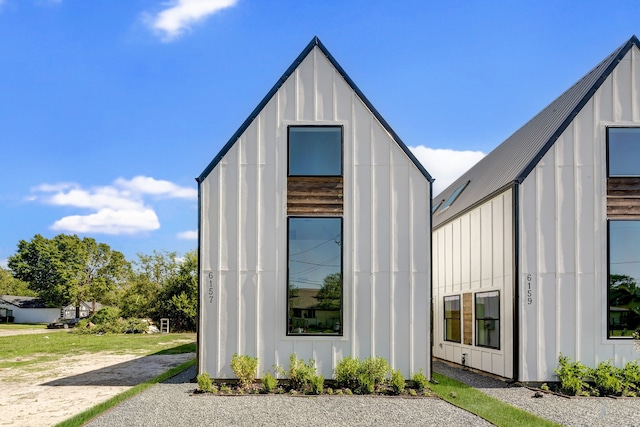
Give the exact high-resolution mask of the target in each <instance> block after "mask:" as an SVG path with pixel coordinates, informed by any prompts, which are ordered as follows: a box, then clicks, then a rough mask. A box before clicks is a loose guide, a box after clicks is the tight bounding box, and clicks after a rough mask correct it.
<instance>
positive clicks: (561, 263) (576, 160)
mask: <svg viewBox="0 0 640 427" xmlns="http://www.w3.org/2000/svg"><path fill="white" fill-rule="evenodd" d="M638 45H639V42H638V39H637V38H636V37H635V36H634V37H632V38H631V39H630V40H629V41H628V42H626V43H625V44H624V45H623V46H621V47H620V48H618V49H616V50H615V51H614V52H613V53H612V54H611V55H609V56H608V57H607V58H605V59H604V60H603V61H602V62H601V63H600V64H598V65H597V66H596V67H595V68H594V69H593V70H592V71H590V72H589V73H588V74H587V75H586V76H584V77H583V78H582V79H581V80H580V81H578V82H577V83H576V84H575V85H574V86H572V87H571V88H570V89H569V90H567V91H566V92H565V93H564V94H562V95H561V96H560V97H559V98H558V99H556V100H555V101H553V102H552V103H551V104H550V105H549V106H548V107H547V108H545V109H544V110H543V111H542V112H540V113H539V114H538V115H537V116H535V117H534V118H533V119H531V120H530V121H529V122H528V123H527V124H525V125H524V126H523V127H522V128H521V129H519V130H518V131H517V132H516V133H514V134H513V135H512V136H511V137H509V138H508V139H507V140H506V141H504V142H503V143H502V144H501V145H500V146H498V147H497V148H496V149H495V150H494V151H493V152H491V153H490V154H489V155H487V156H486V157H485V158H484V159H483V160H481V161H480V162H479V163H478V164H476V165H475V166H474V167H473V168H471V169H470V170H469V171H467V172H466V173H465V174H464V175H463V176H461V177H460V178H459V179H458V180H457V181H456V182H454V183H453V184H452V185H451V186H449V188H447V189H446V190H444V191H443V192H442V193H441V194H440V195H438V196H437V197H435V198H434V200H433V204H432V206H433V207H432V211H433V228H434V230H433V271H434V275H433V278H434V280H433V295H434V306H433V307H434V347H433V354H434V356H436V357H438V358H441V359H445V360H449V361H453V362H456V363H460V364H465V365H467V366H470V367H473V368H477V369H480V370H483V371H487V372H491V373H493V374H496V375H499V376H502V377H506V378H513V379H516V380H521V381H525V382H526V381H531V382H537V381H552V380H555V379H556V377H555V375H554V373H553V370H554V369H555V368H556V367H557V363H558V356H559V354H560V353H562V354H563V355H566V356H570V357H572V358H573V360H579V361H581V362H582V363H584V364H586V365H587V366H591V367H595V366H596V365H597V364H598V363H599V362H600V361H603V360H611V361H612V362H613V363H614V364H615V365H617V366H622V365H623V364H624V363H626V362H627V361H630V360H634V359H636V358H638V356H639V354H638V353H637V352H635V351H634V349H633V343H632V340H631V339H630V335H631V333H632V332H633V330H634V329H637V328H640V290H639V289H638V285H637V283H638V281H639V280H640V51H639V50H638ZM634 292H635V294H634Z"/></svg>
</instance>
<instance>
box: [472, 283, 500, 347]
mask: <svg viewBox="0 0 640 427" xmlns="http://www.w3.org/2000/svg"><path fill="white" fill-rule="evenodd" d="M475 313H476V345H477V346H480V347H491V348H500V292H498V291H492V292H483V293H477V294H476V309H475Z"/></svg>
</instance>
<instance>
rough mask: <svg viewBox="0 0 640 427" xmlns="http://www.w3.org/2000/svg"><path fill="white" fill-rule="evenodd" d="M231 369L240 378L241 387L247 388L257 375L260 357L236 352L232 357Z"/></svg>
mask: <svg viewBox="0 0 640 427" xmlns="http://www.w3.org/2000/svg"><path fill="white" fill-rule="evenodd" d="M231 369H233V373H234V374H236V377H237V378H238V383H239V385H240V388H247V387H248V386H249V384H251V383H252V382H253V380H254V379H255V377H256V371H257V369H258V358H257V357H251V356H247V355H242V356H240V355H238V354H234V355H233V357H232V358H231Z"/></svg>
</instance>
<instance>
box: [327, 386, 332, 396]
mask: <svg viewBox="0 0 640 427" xmlns="http://www.w3.org/2000/svg"><path fill="white" fill-rule="evenodd" d="M327 394H328V395H329V396H331V395H332V394H333V389H332V388H331V387H329V388H327Z"/></svg>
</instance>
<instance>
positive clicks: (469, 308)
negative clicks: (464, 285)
mask: <svg viewBox="0 0 640 427" xmlns="http://www.w3.org/2000/svg"><path fill="white" fill-rule="evenodd" d="M462 344H466V345H473V293H472V292H467V293H465V294H462Z"/></svg>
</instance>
